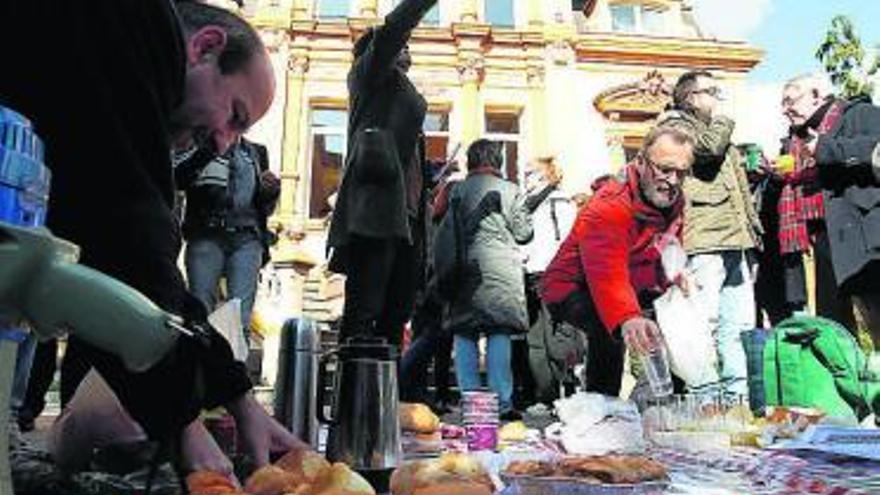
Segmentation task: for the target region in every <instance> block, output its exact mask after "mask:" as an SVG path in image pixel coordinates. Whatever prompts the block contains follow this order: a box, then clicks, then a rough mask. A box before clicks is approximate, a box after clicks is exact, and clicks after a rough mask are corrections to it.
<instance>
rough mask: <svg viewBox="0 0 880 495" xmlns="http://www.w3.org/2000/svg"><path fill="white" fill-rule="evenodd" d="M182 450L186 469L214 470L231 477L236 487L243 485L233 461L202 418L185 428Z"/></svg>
mask: <svg viewBox="0 0 880 495" xmlns="http://www.w3.org/2000/svg"><path fill="white" fill-rule="evenodd" d="M180 450H181V457H182V461H183V468H184V469H185V470H186V471H213V472H215V473H219V474H222V475H223V476H226V477H227V478H229V480H230V481H232V483H233V484H234V485H235V486H236V487H241V484H240V483H239V482H238V479H237V478H236V477H235V473H234V472H233V466H232V462H230V461H229V459H228V458H227V457H226V455H224V454H223V451H222V450H220V447H219V446H218V445H217V442H215V441H214V437H212V436H211V434H210V433H208V430H207V429H205V425H203V424H202V421H201V420H199V419H197V420H195V421H193V422H192V423H190V424H189V426H187V427H186V428H185V429H184V430H183V434H182V436H181V440H180Z"/></svg>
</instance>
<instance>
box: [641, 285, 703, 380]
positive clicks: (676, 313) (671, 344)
mask: <svg viewBox="0 0 880 495" xmlns="http://www.w3.org/2000/svg"><path fill="white" fill-rule="evenodd" d="M654 310H655V311H656V312H657V324H658V325H659V326H660V331H661V332H662V333H663V338H664V340H665V341H666V348H667V350H668V353H667V354H668V356H669V366H670V369H671V370H672V373H673V374H675V375H676V376H678V377H679V378H681V379H682V380H684V382H685V383H686V384H687V385H688V387H689V388H696V387H700V386H702V385H707V384H710V383H715V382H717V381H718V369H717V362H718V356H717V354H716V352H715V341H714V340H713V338H712V332H711V330H710V328H709V318H708V316H707V315H706V312H705V311H704V310H703V309H702V308H701V306H700V303H699V292H698V291H691V293H690V295H689V296H685V295H684V292H682V290H681V289H680V288H679V287H678V286H676V285H673V286H672V287H670V288H669V289H668V290H667V291H666V293H665V294H663V295H662V296H660V297H659V298H657V300H655V301H654Z"/></svg>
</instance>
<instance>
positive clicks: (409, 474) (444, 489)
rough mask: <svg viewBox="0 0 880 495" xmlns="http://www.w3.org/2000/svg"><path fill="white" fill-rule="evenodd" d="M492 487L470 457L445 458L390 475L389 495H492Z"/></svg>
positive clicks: (480, 466)
mask: <svg viewBox="0 0 880 495" xmlns="http://www.w3.org/2000/svg"><path fill="white" fill-rule="evenodd" d="M494 492H495V485H494V484H493V483H492V479H491V478H490V477H489V474H488V473H487V472H486V469H485V468H484V467H483V466H482V464H480V463H479V461H477V460H476V459H474V458H473V457H470V456H467V455H461V454H446V455H443V456H441V457H440V458H438V459H432V460H424V461H416V462H410V463H407V464H404V465H403V466H402V467H400V468H398V469H397V470H395V471H394V473H393V474H392V475H391V493H392V495H446V494H449V495H491V494H492V493H494Z"/></svg>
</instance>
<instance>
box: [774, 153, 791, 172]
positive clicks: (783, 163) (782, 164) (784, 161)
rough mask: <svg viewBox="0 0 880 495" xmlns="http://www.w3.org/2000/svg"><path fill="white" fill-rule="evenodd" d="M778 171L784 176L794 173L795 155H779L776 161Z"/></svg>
mask: <svg viewBox="0 0 880 495" xmlns="http://www.w3.org/2000/svg"><path fill="white" fill-rule="evenodd" d="M776 169H777V170H779V172H781V173H783V174H788V173H791V172H794V155H788V154H786V155H779V158H777V159H776Z"/></svg>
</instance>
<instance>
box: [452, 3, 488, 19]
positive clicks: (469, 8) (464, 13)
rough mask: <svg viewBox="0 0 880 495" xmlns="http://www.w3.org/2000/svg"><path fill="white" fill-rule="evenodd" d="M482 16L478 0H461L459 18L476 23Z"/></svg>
mask: <svg viewBox="0 0 880 495" xmlns="http://www.w3.org/2000/svg"><path fill="white" fill-rule="evenodd" d="M485 1H487V2H491V1H492V0H485ZM479 18H480V12H479V5H478V0H459V6H458V20H459V21H460V22H465V23H476V22H477V20H478V19H479Z"/></svg>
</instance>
